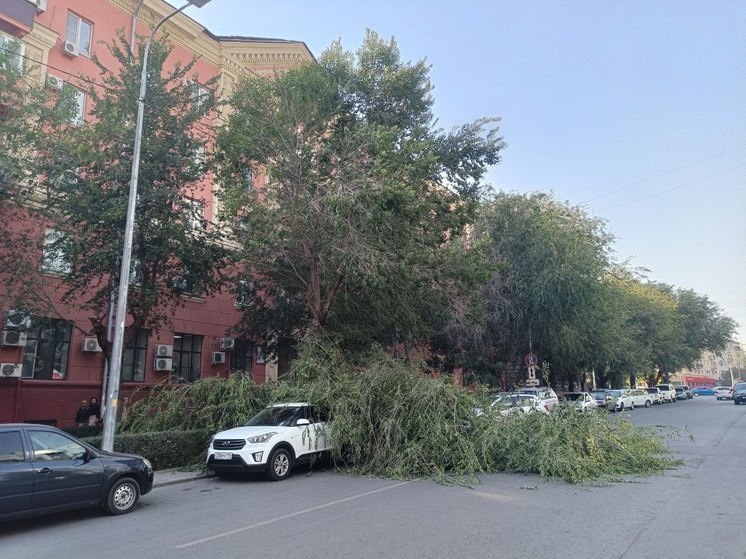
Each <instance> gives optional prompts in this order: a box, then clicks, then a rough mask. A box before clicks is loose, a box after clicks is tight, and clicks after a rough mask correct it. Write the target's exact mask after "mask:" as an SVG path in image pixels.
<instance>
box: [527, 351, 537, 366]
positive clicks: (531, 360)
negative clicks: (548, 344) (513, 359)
mask: <svg viewBox="0 0 746 559" xmlns="http://www.w3.org/2000/svg"><path fill="white" fill-rule="evenodd" d="M523 362H524V363H525V364H526V366H527V367H535V366H536V364H537V363H538V362H539V358H538V357H536V354H535V353H527V354H526V357H524V358H523Z"/></svg>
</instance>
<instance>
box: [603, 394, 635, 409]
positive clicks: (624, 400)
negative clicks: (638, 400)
mask: <svg viewBox="0 0 746 559" xmlns="http://www.w3.org/2000/svg"><path fill="white" fill-rule="evenodd" d="M609 394H611V395H612V396H613V397H614V401H615V403H616V405H615V406H614V411H624V410H633V409H635V403H634V402H633V401H632V398H630V396H629V395H628V394H627V391H626V390H621V389H617V390H609Z"/></svg>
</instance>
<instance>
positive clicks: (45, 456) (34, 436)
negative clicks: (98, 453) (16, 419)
mask: <svg viewBox="0 0 746 559" xmlns="http://www.w3.org/2000/svg"><path fill="white" fill-rule="evenodd" d="M29 436H30V437H31V446H32V448H33V449H34V456H35V457H36V460H39V461H42V462H49V461H53V460H74V459H79V458H81V457H82V456H83V455H85V448H84V447H83V446H81V445H79V444H78V443H76V442H75V441H74V440H72V439H69V438H67V437H66V436H64V435H60V434H59V433H53V432H51V431H29Z"/></svg>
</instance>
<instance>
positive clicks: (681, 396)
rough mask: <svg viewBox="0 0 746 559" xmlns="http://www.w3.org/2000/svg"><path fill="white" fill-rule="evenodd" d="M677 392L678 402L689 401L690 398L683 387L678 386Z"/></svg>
mask: <svg viewBox="0 0 746 559" xmlns="http://www.w3.org/2000/svg"><path fill="white" fill-rule="evenodd" d="M674 390H675V391H676V399H677V400H688V399H689V396H687V394H686V390H684V387H683V386H677V387H675V388H674Z"/></svg>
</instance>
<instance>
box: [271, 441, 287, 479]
mask: <svg viewBox="0 0 746 559" xmlns="http://www.w3.org/2000/svg"><path fill="white" fill-rule="evenodd" d="M292 467H293V457H292V456H291V454H290V452H289V451H288V450H286V449H284V448H277V449H275V450H274V451H273V452H272V454H270V456H269V460H268V461H267V476H268V477H269V479H271V480H272V481H282V480H283V479H287V478H288V477H289V476H290V470H291V469H292Z"/></svg>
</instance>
